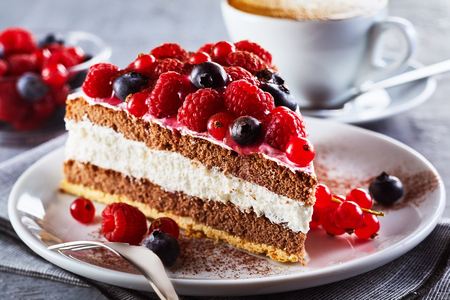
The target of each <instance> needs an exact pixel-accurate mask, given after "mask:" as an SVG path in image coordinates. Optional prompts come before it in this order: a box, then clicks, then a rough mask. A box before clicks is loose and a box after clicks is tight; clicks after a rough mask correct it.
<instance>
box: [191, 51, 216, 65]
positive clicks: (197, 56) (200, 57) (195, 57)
mask: <svg viewBox="0 0 450 300" xmlns="http://www.w3.org/2000/svg"><path fill="white" fill-rule="evenodd" d="M205 61H211V57H210V56H209V54H208V53H206V52H202V51H199V52H195V53H193V54H192V55H191V56H189V60H188V62H189V63H190V64H193V65H198V64H199V63H202V62H205Z"/></svg>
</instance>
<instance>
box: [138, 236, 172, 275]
mask: <svg viewBox="0 0 450 300" xmlns="http://www.w3.org/2000/svg"><path fill="white" fill-rule="evenodd" d="M141 245H142V246H145V247H147V248H148V249H150V250H152V251H153V252H154V253H155V254H156V255H158V257H159V259H161V261H162V263H163V264H164V265H165V266H166V267H168V266H171V265H172V264H173V263H174V262H175V260H176V259H177V257H178V255H180V244H179V243H178V240H177V239H176V238H174V237H173V236H172V235H170V234H167V233H165V232H164V231H159V230H155V231H153V232H152V233H151V234H149V235H147V236H146V237H145V238H144V239H143V240H142V242H141Z"/></svg>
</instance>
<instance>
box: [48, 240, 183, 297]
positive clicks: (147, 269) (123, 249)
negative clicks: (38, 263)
mask: <svg viewBox="0 0 450 300" xmlns="http://www.w3.org/2000/svg"><path fill="white" fill-rule="evenodd" d="M95 248H105V249H108V250H109V251H111V252H113V253H114V254H116V255H118V256H119V257H121V258H123V259H124V260H126V261H127V262H129V263H130V264H131V265H132V266H133V267H135V268H136V269H137V270H138V271H139V272H141V274H142V275H144V276H145V278H146V279H147V280H148V282H149V283H150V285H151V286H152V288H153V290H154V291H155V293H156V294H157V295H158V296H159V298H160V299H162V300H176V299H178V296H177V294H176V292H175V289H174V288H173V286H172V283H171V282H170V280H169V277H168V276H167V273H166V270H165V269H164V265H163V264H162V262H161V260H160V259H159V257H158V256H157V255H156V254H155V253H153V251H150V250H149V249H147V248H146V247H143V246H130V245H128V244H123V243H110V242H96V241H77V242H68V243H62V244H57V245H53V246H50V247H48V249H49V250H57V251H58V252H59V253H60V254H62V255H64V256H66V257H69V258H71V259H74V260H78V259H77V258H75V257H73V256H71V255H67V254H66V253H64V251H67V250H71V251H81V250H89V249H95Z"/></svg>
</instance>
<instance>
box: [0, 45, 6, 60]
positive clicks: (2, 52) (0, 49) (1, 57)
mask: <svg viewBox="0 0 450 300" xmlns="http://www.w3.org/2000/svg"><path fill="white" fill-rule="evenodd" d="M4 53H5V50H4V49H3V46H2V45H1V44H0V59H3V55H4Z"/></svg>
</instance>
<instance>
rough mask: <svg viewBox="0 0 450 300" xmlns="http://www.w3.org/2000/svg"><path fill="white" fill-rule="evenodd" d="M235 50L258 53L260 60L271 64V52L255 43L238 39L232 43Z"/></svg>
mask: <svg viewBox="0 0 450 300" xmlns="http://www.w3.org/2000/svg"><path fill="white" fill-rule="evenodd" d="M234 45H235V46H236V49H237V50H240V51H247V52H251V53H253V54H256V55H258V56H259V57H260V58H261V59H262V60H264V61H265V62H266V63H267V64H268V65H269V66H270V65H272V54H270V53H269V52H268V51H267V50H265V49H264V48H263V47H261V46H260V45H258V44H256V43H252V42H250V41H248V40H245V41H240V42H237V43H234Z"/></svg>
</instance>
